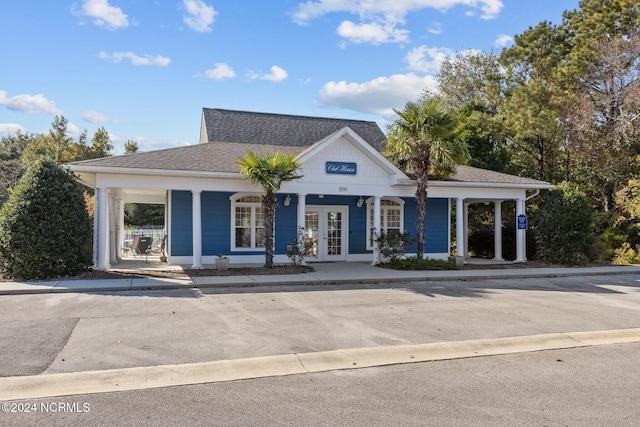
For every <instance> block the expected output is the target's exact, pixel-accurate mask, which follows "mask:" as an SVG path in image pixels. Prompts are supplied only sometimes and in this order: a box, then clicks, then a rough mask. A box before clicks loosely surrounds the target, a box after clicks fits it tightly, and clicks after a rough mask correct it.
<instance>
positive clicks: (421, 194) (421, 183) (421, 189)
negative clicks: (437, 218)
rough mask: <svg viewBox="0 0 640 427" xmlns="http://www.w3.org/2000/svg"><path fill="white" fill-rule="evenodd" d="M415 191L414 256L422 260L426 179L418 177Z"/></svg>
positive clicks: (425, 210)
mask: <svg viewBox="0 0 640 427" xmlns="http://www.w3.org/2000/svg"><path fill="white" fill-rule="evenodd" d="M417 183H418V187H417V189H416V202H417V203H418V208H417V210H418V219H417V220H416V256H417V257H418V258H419V259H422V258H423V256H424V242H425V235H424V219H425V216H426V212H427V178H426V177H418V179H417Z"/></svg>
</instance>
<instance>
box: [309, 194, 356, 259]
mask: <svg viewBox="0 0 640 427" xmlns="http://www.w3.org/2000/svg"><path fill="white" fill-rule="evenodd" d="M313 211H318V212H322V213H321V214H319V218H318V258H313V257H310V258H307V259H306V260H305V261H306V262H322V261H346V259H347V257H348V255H349V206H348V205H307V206H306V210H305V217H306V214H307V213H308V212H313ZM327 211H340V212H341V213H342V214H343V218H342V229H341V232H342V236H341V239H342V254H341V255H327V254H326V253H322V251H323V250H324V249H326V248H325V247H324V244H322V245H321V244H320V239H322V236H321V231H326V230H324V228H325V227H326V220H327V218H326V216H325V212H327ZM338 257H340V259H338Z"/></svg>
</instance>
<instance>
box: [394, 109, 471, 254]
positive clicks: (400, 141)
mask: <svg viewBox="0 0 640 427" xmlns="http://www.w3.org/2000/svg"><path fill="white" fill-rule="evenodd" d="M394 111H395V113H396V114H397V115H398V118H397V119H396V121H395V122H393V123H392V124H391V125H390V127H389V140H388V142H387V149H386V151H385V153H384V154H385V156H386V157H387V158H388V159H389V160H391V161H392V162H393V163H395V164H396V165H397V166H398V167H400V168H401V169H403V170H405V171H406V172H408V173H410V174H412V175H414V176H415V179H416V183H417V189H416V201H417V204H418V208H417V209H418V220H417V221H416V227H417V233H416V234H417V236H416V241H417V251H416V252H417V253H416V255H417V257H418V258H422V257H423V255H424V243H425V233H424V219H425V215H426V209H427V186H428V181H429V178H430V177H438V178H442V177H446V176H448V175H450V174H452V173H454V172H455V167H456V164H459V163H464V162H466V161H467V160H468V159H469V157H470V156H469V151H468V149H467V145H466V143H465V142H464V141H463V139H462V131H461V127H460V126H459V125H458V122H457V120H456V119H455V117H454V116H453V115H452V114H451V113H449V112H448V111H447V109H446V107H445V104H444V103H443V102H442V101H441V100H440V99H438V98H428V99H425V100H422V101H419V102H408V103H407V104H406V105H405V107H404V109H403V110H402V111H397V110H394Z"/></svg>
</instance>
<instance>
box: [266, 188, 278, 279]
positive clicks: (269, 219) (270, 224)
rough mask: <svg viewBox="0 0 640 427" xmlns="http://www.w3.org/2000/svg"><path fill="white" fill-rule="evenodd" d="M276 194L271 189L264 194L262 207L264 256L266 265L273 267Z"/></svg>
mask: <svg viewBox="0 0 640 427" xmlns="http://www.w3.org/2000/svg"><path fill="white" fill-rule="evenodd" d="M276 205H277V201H276V195H275V193H274V192H273V191H271V190H269V191H268V192H267V194H265V195H263V196H262V209H263V210H264V256H265V262H264V265H265V267H269V268H272V267H273V250H274V248H273V230H274V228H275V223H276Z"/></svg>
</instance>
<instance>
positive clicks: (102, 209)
mask: <svg viewBox="0 0 640 427" xmlns="http://www.w3.org/2000/svg"><path fill="white" fill-rule="evenodd" d="M96 193H97V194H96V201H95V203H96V205H97V206H96V216H97V227H96V228H97V230H96V231H97V233H96V235H97V238H96V249H97V254H96V264H97V265H96V268H97V269H98V270H102V271H105V270H107V269H108V268H109V267H110V265H109V230H108V224H109V222H108V218H107V213H108V212H109V209H108V206H107V189H106V188H97V189H96Z"/></svg>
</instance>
